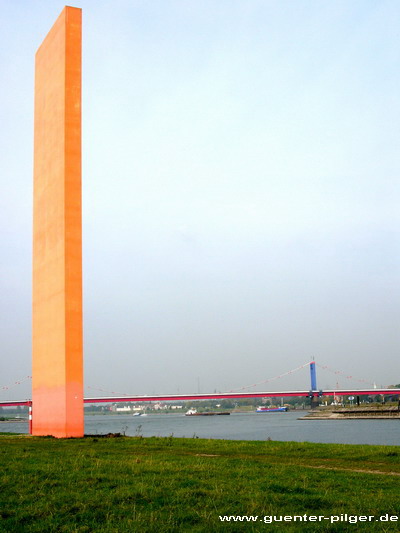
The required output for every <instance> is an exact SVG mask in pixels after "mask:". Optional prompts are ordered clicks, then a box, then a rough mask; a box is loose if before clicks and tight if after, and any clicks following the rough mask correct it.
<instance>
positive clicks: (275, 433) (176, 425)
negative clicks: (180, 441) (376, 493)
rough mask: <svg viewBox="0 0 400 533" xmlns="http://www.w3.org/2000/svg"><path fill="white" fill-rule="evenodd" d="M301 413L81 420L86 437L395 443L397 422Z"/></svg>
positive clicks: (12, 427) (19, 426)
mask: <svg viewBox="0 0 400 533" xmlns="http://www.w3.org/2000/svg"><path fill="white" fill-rule="evenodd" d="M305 414H306V413H305V412H303V411H289V412H287V413H232V414H231V415H230V416H184V415H183V414H182V413H179V414H176V413H173V414H149V415H147V416H132V415H86V416H85V433H86V434H91V435H93V434H100V435H101V434H105V433H125V434H126V435H130V436H135V435H142V436H143V437H153V436H156V437H169V436H170V435H173V436H174V437H188V438H192V437H199V438H202V439H233V440H238V439H239V440H268V439H271V440H277V441H297V442H327V443H339V444H386V445H399V444H400V420H298V419H299V417H301V416H304V415H305ZM0 431H1V432H6V431H10V432H14V433H27V432H28V425H27V423H26V422H13V423H8V422H2V423H1V424H0Z"/></svg>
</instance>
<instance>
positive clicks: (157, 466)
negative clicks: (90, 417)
mask: <svg viewBox="0 0 400 533" xmlns="http://www.w3.org/2000/svg"><path fill="white" fill-rule="evenodd" d="M110 437H112V436H110ZM0 453H1V475H0V480H1V486H0V516H1V520H0V531H2V532H10V533H11V532H12V533H19V532H21V533H22V532H23V533H29V532H40V533H43V532H46V533H51V532H79V533H111V532H113V533H114V532H115V533H119V532H121V533H125V532H129V533H133V532H139V533H142V532H143V533H146V532H171V533H172V532H179V531H190V532H192V531H193V532H201V531H204V532H205V531H207V532H214V531H229V532H240V531H246V532H249V531H268V532H270V531H274V532H275V531H284V532H285V533H286V532H288V533H290V532H294V531H296V532H297V531H302V532H316V531H321V532H322V531H326V532H328V531H329V532H341V531H343V532H346V531H352V532H356V531H360V532H361V531H368V533H369V532H377V531H379V532H385V533H386V532H398V531H399V530H400V520H399V522H397V523H396V522H395V523H393V522H390V521H385V522H375V521H374V522H370V523H367V524H366V523H357V524H352V523H343V522H342V523H340V522H338V523H335V524H330V523H329V521H324V522H319V523H313V522H308V523H305V522H302V523H298V522H296V523H294V522H288V523H275V524H274V523H271V524H268V523H264V522H262V521H261V520H262V518H263V517H264V516H271V515H277V516H280V515H304V514H305V513H307V514H308V515H312V514H314V515H324V516H326V517H328V516H330V515H338V516H340V515H341V514H343V515H344V514H346V513H347V515H375V516H377V517H378V516H384V515H392V516H393V515H400V510H399V492H400V491H399V482H400V448H398V447H393V446H392V447H389V446H387V447H386V446H364V445H357V446H355V445H338V444H311V443H296V442H273V441H265V442H261V441H224V440H203V439H197V438H192V439H177V438H174V437H173V436H171V437H167V438H159V437H157V438H156V437H153V438H142V437H140V436H137V437H124V436H114V438H102V437H100V436H92V437H86V438H84V439H53V438H45V437H27V436H16V435H1V436H0ZM229 515H232V516H244V515H246V516H250V515H253V516H255V515H258V517H259V519H258V521H257V522H238V521H236V522H233V521H231V522H226V521H225V522H221V520H220V518H219V516H229ZM399 518H400V517H399Z"/></svg>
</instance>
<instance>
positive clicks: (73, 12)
mask: <svg viewBox="0 0 400 533" xmlns="http://www.w3.org/2000/svg"><path fill="white" fill-rule="evenodd" d="M81 48H82V12H81V10H80V9H78V8H74V7H65V8H64V9H63V11H62V12H61V14H60V16H59V18H58V19H57V21H56V22H55V24H54V26H53V27H52V29H51V30H50V32H49V33H48V35H47V37H46V38H45V40H44V41H43V43H42V45H41V46H40V48H39V49H38V51H37V53H36V63H35V147H34V199H33V201H34V206H33V208H34V214H33V324H32V327H33V335H32V337H33V338H32V408H33V421H32V433H33V435H53V436H55V437H81V436H83V434H84V419H83V348H82V216H81Z"/></svg>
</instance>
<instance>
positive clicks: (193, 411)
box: [185, 409, 231, 416]
mask: <svg viewBox="0 0 400 533" xmlns="http://www.w3.org/2000/svg"><path fill="white" fill-rule="evenodd" d="M230 414H231V413H229V412H228V411H225V412H214V411H207V412H204V413H198V412H197V409H189V411H186V413H185V416H215V415H230Z"/></svg>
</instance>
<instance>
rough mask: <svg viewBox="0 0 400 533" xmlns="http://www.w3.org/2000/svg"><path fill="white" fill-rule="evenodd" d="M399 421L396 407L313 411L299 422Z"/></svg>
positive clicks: (399, 417)
mask: <svg viewBox="0 0 400 533" xmlns="http://www.w3.org/2000/svg"><path fill="white" fill-rule="evenodd" d="M396 418H397V419H399V420H400V410H399V408H398V407H358V408H354V409H352V408H346V407H343V408H340V409H332V410H328V409H315V410H313V411H310V412H309V413H308V414H307V415H305V416H303V417H301V418H300V420H357V419H362V420H372V419H384V420H393V419H396Z"/></svg>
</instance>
